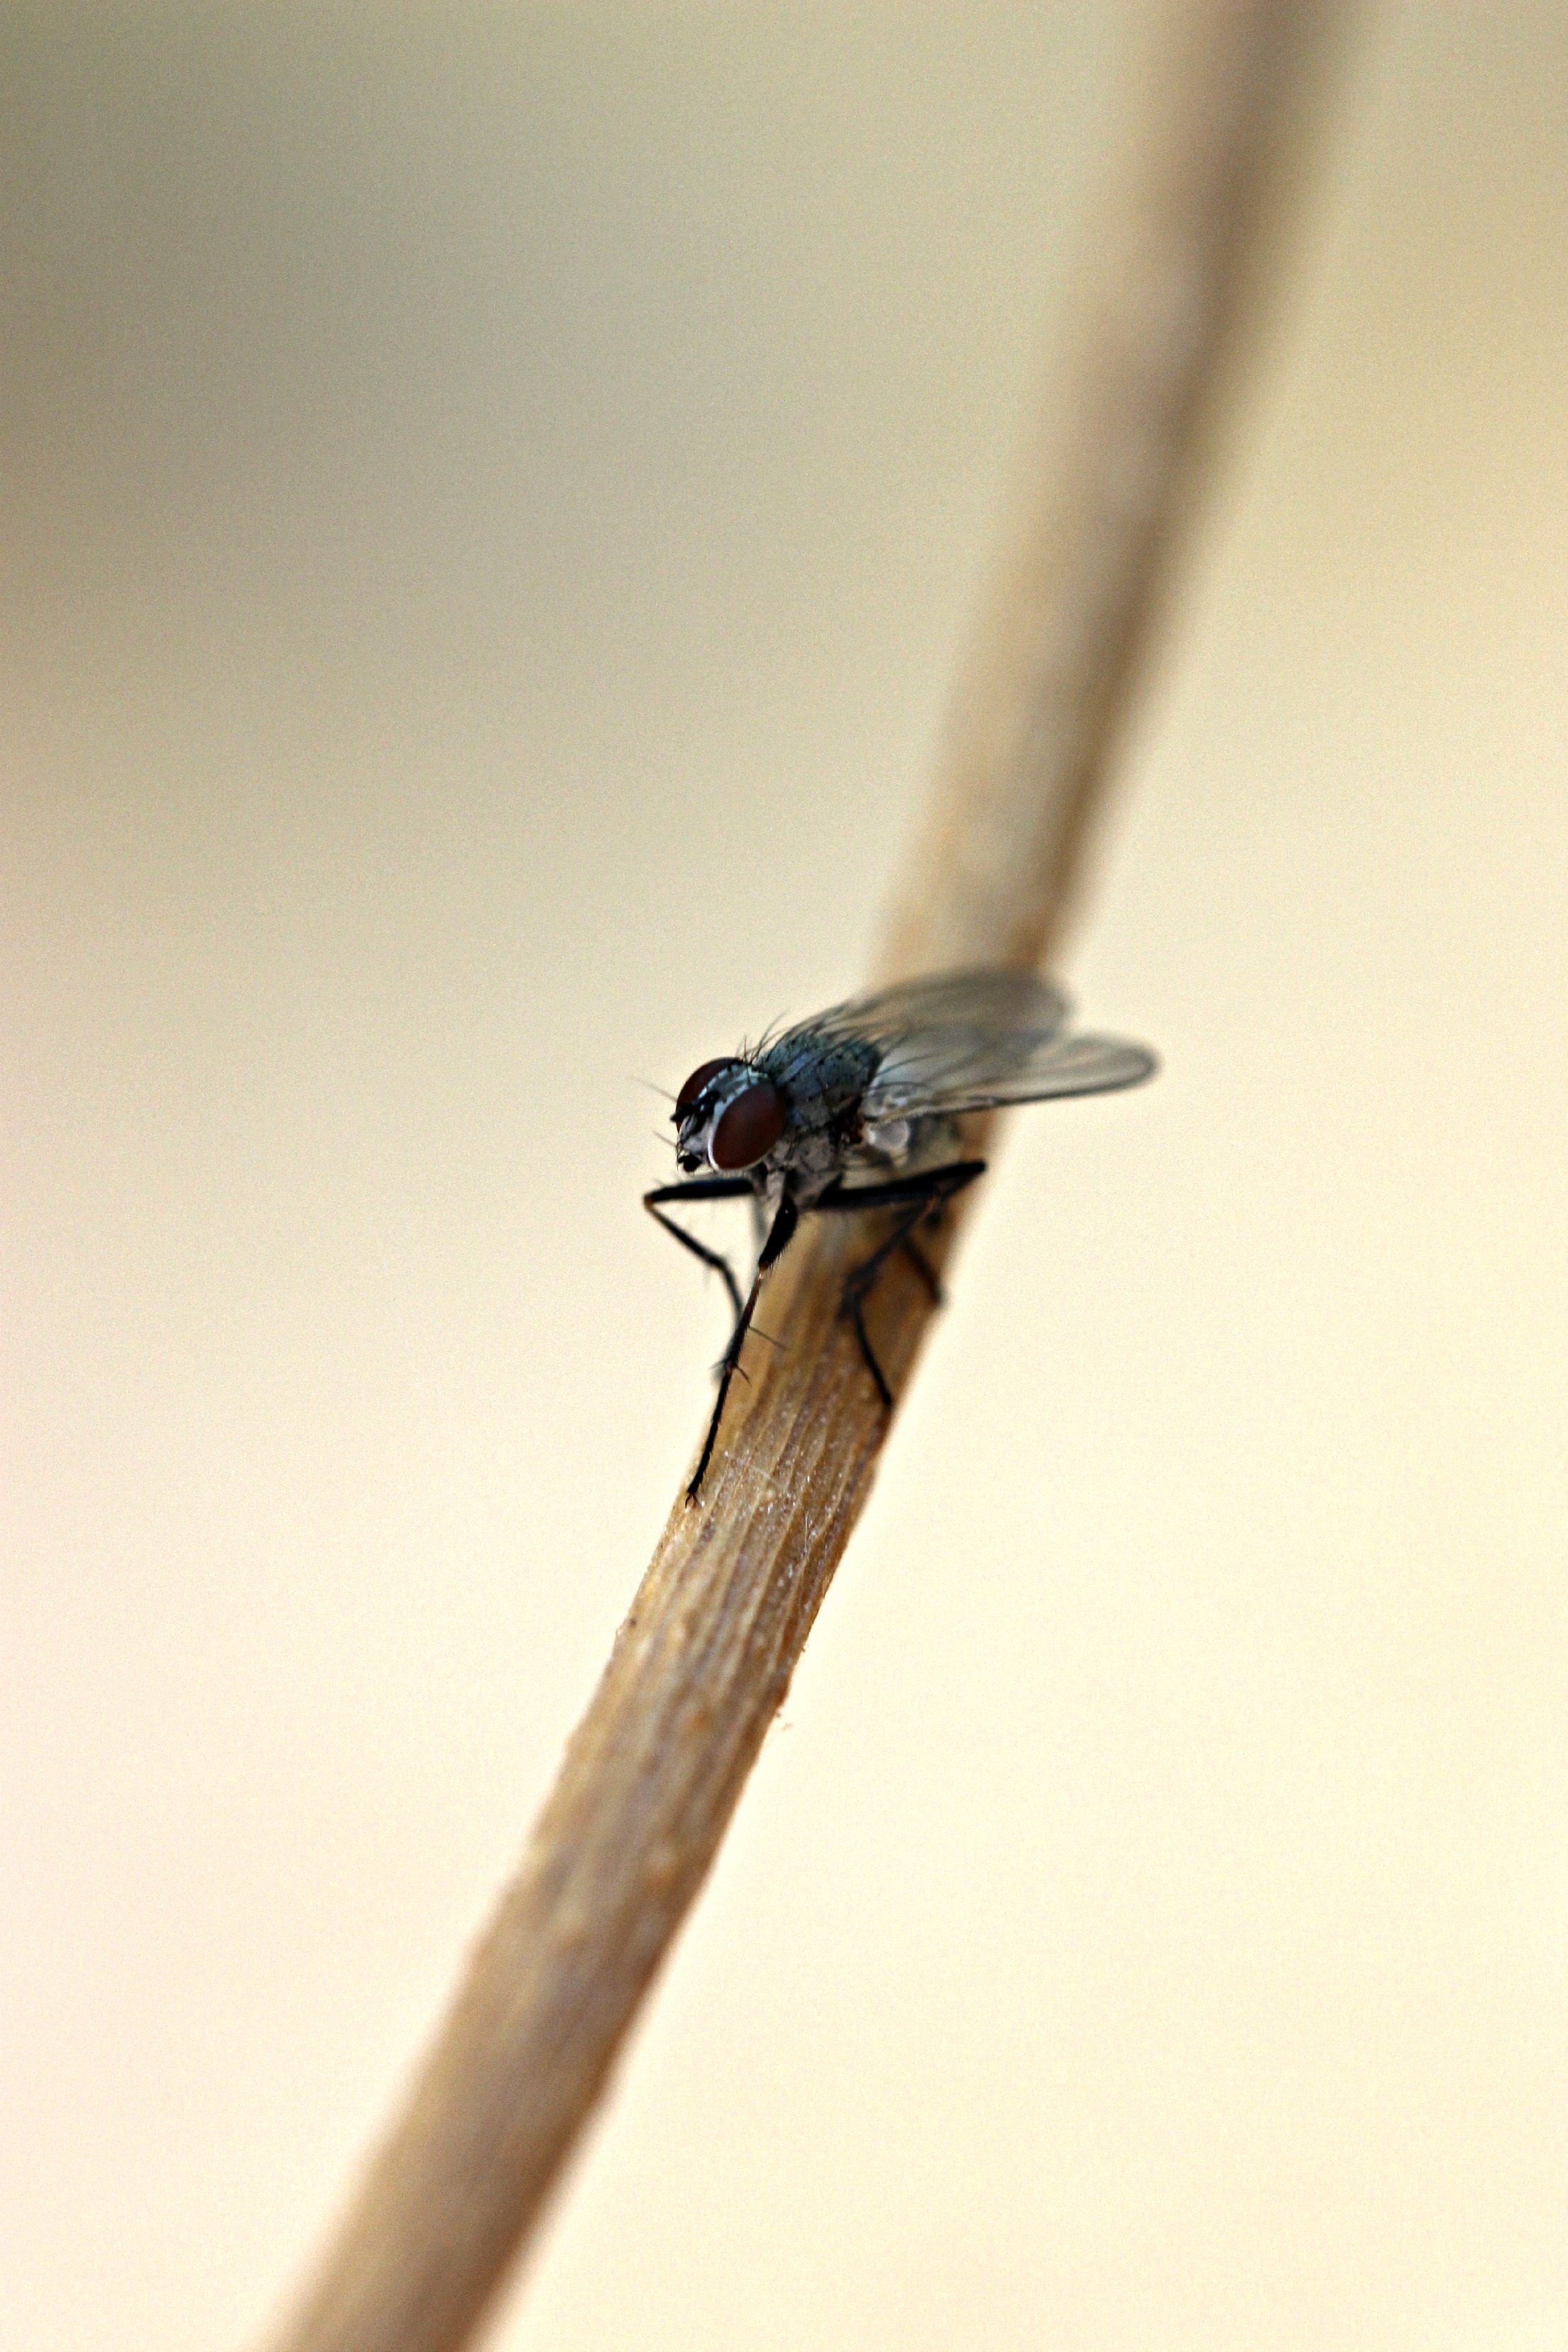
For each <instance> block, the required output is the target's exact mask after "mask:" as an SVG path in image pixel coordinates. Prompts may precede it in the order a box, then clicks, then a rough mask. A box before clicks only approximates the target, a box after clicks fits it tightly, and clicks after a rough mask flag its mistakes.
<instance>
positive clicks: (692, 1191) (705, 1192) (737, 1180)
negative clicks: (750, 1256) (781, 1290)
mask: <svg viewBox="0 0 1568 2352" xmlns="http://www.w3.org/2000/svg"><path fill="white" fill-rule="evenodd" d="M745 1192H749V1193H750V1194H751V1195H752V1199H753V1200H755V1198H756V1192H757V1188H756V1186H755V1185H754V1184H753V1183H752V1180H751V1178H750V1177H749V1176H694V1177H692V1179H691V1180H690V1181H689V1183H686V1184H656V1185H655V1186H654V1188H653V1191H652V1192H645V1193H644V1194H643V1196H642V1204H643V1207H644V1208H645V1209H646V1210H647V1213H648V1215H649V1216H650V1217H651V1218H652V1219H653V1221H654V1223H655V1224H656V1225H662V1226H663V1227H664V1230H665V1232H666V1233H667V1234H673V1236H674V1237H675V1239H676V1240H677V1241H678V1242H679V1244H680V1246H681V1248H682V1249H688V1250H689V1251H690V1252H691V1255H692V1256H693V1257H700V1259H701V1261H702V1263H703V1265H707V1266H711V1267H712V1269H713V1271H714V1273H715V1274H721V1275H722V1276H723V1277H724V1287H725V1289H726V1290H727V1291H728V1292H729V1294H730V1304H731V1307H733V1308H734V1310H735V1313H736V1316H737V1317H739V1315H740V1313H741V1307H742V1299H741V1286H740V1284H739V1283H738V1282H737V1281H736V1279H735V1276H734V1274H733V1272H732V1270H731V1265H730V1261H729V1259H728V1258H727V1257H721V1255H720V1254H719V1252H718V1251H717V1250H711V1249H709V1248H707V1247H706V1246H705V1245H704V1244H702V1243H701V1242H700V1241H698V1240H697V1238H696V1237H695V1235H694V1234H689V1233H688V1232H687V1231H686V1230H685V1228H684V1227H683V1226H681V1225H678V1224H677V1223H675V1220H674V1219H673V1217H665V1216H661V1215H660V1214H659V1210H660V1206H661V1204H662V1203H663V1202H667V1201H738V1200H739V1199H740V1198H741V1196H742V1193H745Z"/></svg>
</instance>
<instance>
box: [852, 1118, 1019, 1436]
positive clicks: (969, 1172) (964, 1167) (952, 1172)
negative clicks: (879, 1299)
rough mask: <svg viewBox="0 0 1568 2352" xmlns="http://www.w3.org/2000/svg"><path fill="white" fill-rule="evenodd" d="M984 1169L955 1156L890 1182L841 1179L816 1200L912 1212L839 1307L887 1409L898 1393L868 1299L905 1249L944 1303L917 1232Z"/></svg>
mask: <svg viewBox="0 0 1568 2352" xmlns="http://www.w3.org/2000/svg"><path fill="white" fill-rule="evenodd" d="M984 1172H985V1162H984V1160H953V1161H952V1163H951V1165H950V1166H948V1167H946V1168H932V1169H929V1170H925V1171H922V1172H921V1174H920V1175H918V1176H895V1177H894V1178H892V1179H891V1181H889V1182H888V1183H886V1184H863V1185H849V1184H846V1183H845V1182H844V1181H843V1179H842V1177H840V1178H839V1179H838V1181H837V1182H835V1183H833V1184H830V1185H829V1186H828V1187H827V1189H826V1192H819V1193H818V1195H817V1197H816V1200H815V1201H814V1202H812V1204H811V1205H812V1207H813V1208H814V1209H826V1210H856V1211H863V1210H866V1209H895V1208H904V1207H906V1206H907V1208H908V1211H909V1213H908V1214H907V1215H906V1216H903V1217H900V1220H899V1222H898V1223H897V1225H896V1226H895V1227H894V1229H893V1231H892V1232H891V1233H890V1234H889V1236H888V1238H887V1240H886V1241H885V1242H883V1243H881V1244H879V1247H878V1248H876V1249H874V1250H873V1251H872V1253H871V1255H870V1256H869V1257H868V1259H867V1260H866V1262H865V1264H864V1265H858V1266H857V1267H856V1269H855V1271H854V1273H853V1274H852V1275H851V1276H849V1279H848V1281H847V1283H846V1284H845V1286H844V1297H843V1302H842V1304H841V1306H840V1307H839V1312H840V1314H842V1315H847V1317H848V1318H849V1320H850V1321H851V1322H852V1323H853V1324H854V1326H855V1337H856V1339H858V1341H859V1343H860V1353H861V1356H862V1357H863V1358H864V1360H865V1364H866V1370H868V1372H869V1373H870V1375H871V1378H872V1379H873V1381H875V1382H876V1384H877V1394H878V1395H879V1397H880V1398H881V1400H882V1406H883V1410H884V1411H885V1412H891V1411H892V1409H893V1391H892V1390H891V1389H890V1388H889V1386H888V1383H887V1380H886V1377H885V1376H884V1374H883V1371H882V1367H881V1366H880V1364H879V1362H878V1361H877V1357H876V1352H875V1350H874V1349H873V1348H872V1346H871V1342H870V1339H868V1336H867V1331H866V1311H865V1310H866V1300H867V1298H868V1297H869V1295H870V1293H871V1292H872V1291H873V1290H874V1289H875V1288H876V1286H877V1284H878V1282H879V1280H880V1278H881V1275H882V1269H883V1268H884V1266H885V1265H887V1263H888V1260H889V1258H890V1257H891V1256H892V1255H893V1253H894V1252H895V1250H902V1251H903V1252H904V1253H905V1254H906V1255H908V1256H910V1257H911V1258H912V1259H913V1260H914V1263H915V1265H916V1266H917V1267H918V1269H919V1271H920V1273H921V1276H923V1278H924V1280H925V1282H926V1285H927V1286H928V1288H929V1289H930V1291H931V1297H932V1298H933V1299H934V1300H935V1301H936V1302H937V1304H938V1305H940V1304H941V1300H942V1286H941V1284H940V1283H939V1282H938V1280H937V1277H936V1271H935V1268H934V1267H933V1266H932V1265H931V1263H930V1261H929V1260H928V1259H927V1257H926V1255H925V1253H924V1252H923V1250H921V1246H920V1244H919V1243H918V1242H917V1241H916V1240H915V1238H914V1236H915V1234H916V1232H917V1231H918V1229H919V1228H920V1226H921V1225H922V1224H923V1223H925V1221H926V1219H927V1218H928V1217H930V1216H931V1215H932V1213H934V1212H936V1211H938V1210H941V1209H943V1208H945V1207H946V1205H947V1203H948V1202H949V1201H951V1200H952V1198H953V1196H954V1194H955V1193H959V1192H963V1188H964V1186H965V1185H966V1184H973V1181H974V1180H975V1178H976V1177H977V1176H982V1175H984Z"/></svg>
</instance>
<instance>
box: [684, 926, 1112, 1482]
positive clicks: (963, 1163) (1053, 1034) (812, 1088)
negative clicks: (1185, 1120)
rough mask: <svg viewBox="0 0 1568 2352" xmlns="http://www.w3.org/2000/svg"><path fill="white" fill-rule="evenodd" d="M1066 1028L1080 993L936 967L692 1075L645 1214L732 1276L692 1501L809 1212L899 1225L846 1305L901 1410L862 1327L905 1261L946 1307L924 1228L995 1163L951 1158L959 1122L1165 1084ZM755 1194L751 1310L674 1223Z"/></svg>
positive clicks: (876, 1376) (854, 1283) (1108, 1041)
mask: <svg viewBox="0 0 1568 2352" xmlns="http://www.w3.org/2000/svg"><path fill="white" fill-rule="evenodd" d="M1067 1023H1068V1000H1067V998H1066V997H1065V996H1064V995H1063V994H1062V993H1061V992H1060V990H1059V989H1058V988H1055V987H1053V985H1052V984H1051V982H1049V981H1046V980H1040V979H1037V977H1036V976H1035V975H1034V974H1033V973H1031V972H1022V971H947V972H938V973H936V974H934V975H933V976H932V977H931V978H930V979H926V980H911V981H905V982H902V983H901V984H900V986H898V987H896V988H885V989H881V990H879V992H877V993H876V994H875V995H873V996H857V997H852V998H851V999H850V1000H849V1002H848V1003H846V1004H835V1005H833V1006H832V1007H830V1009H829V1010H828V1011H827V1012H826V1013H818V1014H817V1015H816V1018H815V1019H814V1020H810V1021H801V1022H798V1023H796V1024H795V1027H794V1028H792V1029H785V1030H784V1031H783V1032H782V1033H781V1034H779V1035H777V1036H774V1037H773V1038H771V1039H768V1038H764V1039H763V1042H762V1044H761V1045H757V1046H755V1047H752V1048H751V1049H750V1050H748V1049H747V1048H745V1047H742V1050H741V1051H740V1052H739V1053H738V1054H726V1055H721V1056H720V1057H719V1059H718V1060H717V1061H712V1062H703V1063H700V1065H699V1066H698V1067H697V1068H696V1069H695V1070H693V1071H692V1073H691V1076H689V1078H688V1079H687V1081H686V1084H685V1085H684V1086H683V1087H681V1089H680V1092H679V1095H677V1097H676V1098H675V1108H674V1110H673V1111H672V1112H671V1113H670V1118H671V1119H672V1121H673V1123H674V1127H675V1157H676V1163H677V1165H678V1166H679V1169H680V1170H681V1171H682V1174H683V1175H684V1176H685V1177H686V1178H687V1179H688V1181H686V1182H683V1183H679V1184H657V1185H655V1187H654V1189H653V1191H652V1192H645V1193H644V1195H643V1206H644V1208H645V1209H647V1212H648V1214H649V1215H650V1216H651V1217H653V1218H655V1219H656V1220H657V1222H658V1223H659V1224H661V1225H662V1226H663V1227H664V1229H665V1231H666V1232H667V1233H669V1234H674V1236H675V1238H676V1240H677V1241H678V1242H679V1244H681V1246H682V1248H683V1249H689V1251H690V1252H691V1254H692V1255H693V1256H694V1257H698V1258H700V1259H701V1261H702V1263H703V1265H709V1266H711V1267H713V1269H714V1270H715V1272H717V1273H718V1274H720V1275H721V1276H722V1277H723V1280H724V1286H725V1287H726V1289H727V1290H728V1291H729V1294H730V1299H731V1305H732V1307H733V1308H734V1311H735V1323H734V1328H733V1329H732V1331H731V1335H730V1344H729V1346H728V1347H727V1348H726V1349H725V1350H724V1353H723V1356H722V1357H721V1360H720V1363H719V1368H718V1369H719V1393H718V1396H717V1397H716V1399H715V1401H714V1405H713V1413H712V1418H711V1420H710V1422H709V1424H708V1435H707V1438H706V1440H705V1442H704V1444H703V1447H702V1455H701V1459H700V1461H699V1463H698V1465H697V1469H696V1472H695V1474H694V1475H693V1477H692V1480H691V1484H690V1485H689V1486H688V1488H687V1490H686V1495H687V1500H688V1501H689V1502H693V1503H694V1502H695V1501H696V1500H697V1496H698V1494H699V1492H700V1488H701V1486H702V1481H703V1479H704V1477H705V1476H706V1475H707V1471H708V1465H709V1463H710V1461H711V1460H712V1457H713V1445H714V1441H715V1440H716V1438H717V1437H718V1434H719V1423H720V1422H721V1419H722V1418H723V1412H724V1400H725V1398H726V1397H727V1396H728V1394H729V1391H730V1383H731V1380H732V1379H733V1378H734V1376H735V1373H736V1370H738V1368H739V1365H740V1361H741V1349H742V1346H743V1345H744V1342H745V1338H746V1333H747V1331H748V1329H749V1328H750V1327H751V1321H752V1314H753V1312H754V1310H755V1308H756V1304H757V1294H758V1292H759V1290H760V1289H761V1287H762V1285H763V1280H764V1279H765V1277H766V1276H767V1273H768V1270H769V1268H770V1267H772V1266H773V1265H777V1263H778V1261H779V1259H780V1258H781V1257H782V1256H783V1255H784V1251H785V1250H786V1249H787V1248H788V1246H789V1244H790V1242H791V1240H792V1239H793V1237H794V1235H795V1228H796V1227H797V1225H798V1224H799V1223H800V1220H801V1218H802V1217H803V1216H805V1215H810V1214H816V1215H819V1216H820V1215H826V1214H827V1213H830V1212H831V1213H854V1214H856V1215H861V1214H864V1213H866V1212H868V1211H871V1210H879V1211H888V1212H890V1213H891V1214H892V1219H893V1222H892V1224H891V1227H890V1229H889V1233H888V1234H887V1236H886V1238H885V1239H884V1240H883V1241H882V1242H880V1243H879V1245H878V1247H877V1248H876V1249H874V1250H873V1251H872V1253H871V1255H870V1256H869V1257H868V1258H867V1259H866V1261H865V1263H864V1265H860V1266H858V1267H857V1268H856V1270H855V1272H854V1273H853V1274H851V1276H849V1278H848V1281H847V1283H846V1284H845V1286H844V1301H843V1310H842V1311H843V1313H844V1314H845V1316H846V1317H847V1318H848V1320H849V1321H850V1322H851V1323H852V1324H853V1325H854V1328H855V1336H856V1338H857V1339H858V1341H859V1345H860V1353H861V1356H862V1357H863V1359H864V1360H865V1364H866V1369H867V1370H868V1372H869V1374H870V1376H871V1379H872V1381H874V1382H875V1384H876V1389H877V1393H878V1395H879V1397H880V1398H881V1401H882V1403H883V1405H884V1407H886V1408H889V1409H890V1408H891V1405H892V1402H893V1399H892V1392H891V1391H890V1390H889V1386H888V1383H887V1381H886V1380H885V1379H884V1378H883V1375H882V1370H881V1366H880V1365H879V1363H878V1361H877V1358H876V1354H875V1352H874V1350H873V1349H872V1346H871V1342H870V1340H869V1339H868V1336H867V1332H866V1319H865V1307H866V1300H867V1298H868V1296H869V1294H870V1292H871V1290H872V1289H873V1288H874V1286H875V1285H876V1282H877V1280H878V1277H879V1276H880V1274H881V1272H882V1269H883V1268H884V1266H885V1265H887V1263H888V1260H889V1258H890V1257H891V1256H892V1255H893V1254H894V1253H895V1251H900V1250H901V1251H903V1252H904V1254H905V1255H907V1256H909V1257H910V1259H911V1260H912V1261H913V1263H914V1265H915V1266H916V1267H917V1269H918V1270H919V1272H920V1273H921V1276H922V1278H923V1279H924V1280H925V1281H926V1282H927V1283H928V1284H929V1286H930V1287H931V1293H932V1295H933V1297H934V1296H936V1295H937V1282H936V1276H935V1275H934V1273H933V1272H932V1270H931V1266H930V1265H929V1264H928V1263H927V1261H926V1258H925V1256H924V1255H923V1253H922V1252H921V1248H920V1245H919V1243H918V1242H917V1240H916V1238H915V1236H916V1233H917V1230H918V1228H919V1227H920V1226H921V1224H923V1223H926V1222H927V1221H928V1220H930V1221H932V1222H934V1221H935V1220H936V1219H937V1218H939V1217H940V1216H941V1214H942V1210H943V1209H944V1208H945V1206H946V1204H947V1203H948V1202H949V1201H951V1200H952V1198H953V1196H954V1194H955V1193H958V1192H963V1188H964V1186H965V1185H966V1184H973V1181H974V1180H975V1178H976V1177H977V1176H979V1175H981V1174H982V1173H983V1172H984V1167H985V1162H984V1160H963V1159H959V1158H956V1157H955V1156H954V1154H955V1152H956V1150H957V1149H958V1142H959V1132H958V1128H957V1124H956V1122H957V1120H958V1119H959V1118H960V1117H961V1116H962V1114H963V1113H964V1112H965V1111H983V1110H996V1109H999V1108H1001V1107H1002V1106H1003V1105H1004V1104H1006V1103H1027V1102H1045V1101H1048V1100H1050V1099H1051V1098H1053V1097H1056V1096H1058V1095H1098V1094H1109V1093H1110V1092H1111V1091H1112V1090H1113V1089H1114V1088H1116V1087H1135V1086H1137V1085H1138V1084H1139V1082H1140V1081H1141V1080H1142V1079H1143V1078H1147V1077H1149V1076H1152V1074H1153V1071H1154V1069H1155V1067H1156V1064H1155V1059H1154V1056H1153V1055H1152V1054H1151V1053H1150V1052H1149V1051H1148V1050H1147V1048H1146V1047H1144V1046H1142V1045H1130V1044H1128V1043H1126V1042H1125V1041H1124V1040H1123V1039H1121V1038H1120V1037H1094V1036H1083V1035H1078V1034H1074V1033H1072V1032H1071V1031H1069V1029H1068V1025H1067ZM747 1196H749V1197H750V1198H751V1199H752V1201H753V1202H755V1203H756V1205H757V1211H758V1215H759V1219H760V1220H761V1221H762V1223H763V1227H765V1233H764V1238H763V1244H762V1249H761V1253H760V1255H759V1256H758V1259H757V1265H756V1272H755V1274H754V1275H753V1276H752V1286H751V1289H750V1291H749V1293H748V1294H747V1296H746V1297H744V1298H742V1296H741V1290H740V1286H739V1284H738V1283H737V1282H736V1280H735V1276H734V1274H733V1272H732V1270H731V1266H730V1263H729V1261H728V1259H727V1258H724V1257H722V1256H721V1255H720V1254H719V1252H718V1251H717V1250H710V1249H708V1248H705V1247H704V1245H703V1244H702V1243H700V1241H697V1240H695V1239H694V1238H693V1236H692V1235H691V1234H689V1233H687V1232H686V1231H685V1230H684V1229H683V1228H682V1227H681V1226H679V1225H678V1224H677V1223H675V1221H674V1219H673V1218H671V1217H669V1216H668V1215H667V1214H666V1213H665V1212H666V1211H667V1210H668V1208H670V1207H671V1206H673V1205H675V1204H677V1203H679V1202H687V1201H693V1202H695V1201H727V1200H734V1199H741V1198H745V1197H747Z"/></svg>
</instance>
